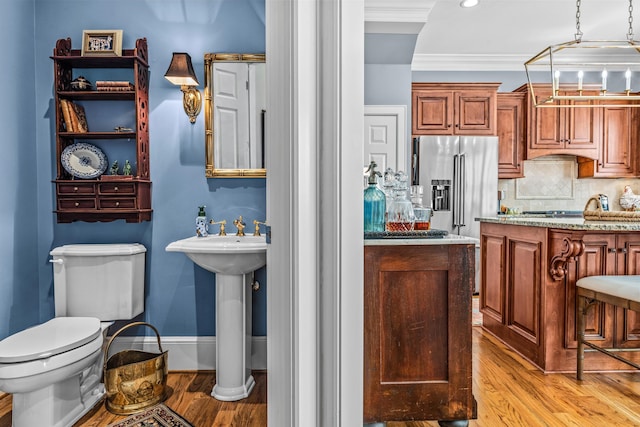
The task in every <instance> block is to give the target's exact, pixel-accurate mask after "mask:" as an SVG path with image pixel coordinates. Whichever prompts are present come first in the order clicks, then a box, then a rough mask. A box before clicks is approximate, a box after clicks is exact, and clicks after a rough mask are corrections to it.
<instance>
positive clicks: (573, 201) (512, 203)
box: [498, 156, 640, 211]
mask: <svg viewBox="0 0 640 427" xmlns="http://www.w3.org/2000/svg"><path fill="white" fill-rule="evenodd" d="M524 175H525V177H524V178H518V179H499V180H498V189H499V190H505V191H506V198H505V199H504V200H502V202H501V204H503V205H505V206H507V207H510V208H520V209H521V210H523V211H543V210H576V211H582V210H584V207H585V204H586V203H587V200H589V198H590V197H591V196H593V195H595V194H600V193H602V194H606V195H607V196H609V208H610V209H611V210H621V208H620V202H619V199H620V196H621V195H622V191H623V189H624V186H625V185H630V186H631V189H632V190H633V192H634V193H635V194H640V179H638V178H624V179H623V178H619V179H605V178H581V179H578V178H577V176H578V164H577V162H576V158H575V157H574V156H546V157H542V158H539V159H535V160H526V161H525V162H524Z"/></svg>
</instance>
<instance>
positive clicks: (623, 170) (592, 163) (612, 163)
mask: <svg viewBox="0 0 640 427" xmlns="http://www.w3.org/2000/svg"><path fill="white" fill-rule="evenodd" d="M619 102H620V104H622V101H619ZM615 103H616V101H608V102H607V104H615ZM625 104H626V103H625ZM637 120H638V111H637V108H633V107H624V106H623V105H621V106H620V107H616V106H609V107H602V129H601V130H602V136H601V143H600V152H599V155H598V160H591V159H587V158H579V159H578V177H579V178H585V177H595V178H597V177H602V178H618V177H634V176H638V174H639V172H640V171H639V170H638V154H637V147H638V144H637V141H638V129H637V125H635V123H637Z"/></svg>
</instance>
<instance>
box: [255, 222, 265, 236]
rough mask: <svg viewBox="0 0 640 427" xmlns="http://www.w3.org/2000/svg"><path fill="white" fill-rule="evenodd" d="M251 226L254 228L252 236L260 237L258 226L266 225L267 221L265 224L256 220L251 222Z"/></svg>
mask: <svg viewBox="0 0 640 427" xmlns="http://www.w3.org/2000/svg"><path fill="white" fill-rule="evenodd" d="M253 224H254V225H255V226H256V229H255V231H254V232H253V235H254V236H259V235H260V225H267V221H265V222H260V221H258V220H257V219H254V220H253Z"/></svg>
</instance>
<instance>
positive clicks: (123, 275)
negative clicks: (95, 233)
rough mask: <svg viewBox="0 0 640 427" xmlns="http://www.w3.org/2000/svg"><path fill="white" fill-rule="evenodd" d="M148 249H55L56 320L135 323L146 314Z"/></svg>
mask: <svg viewBox="0 0 640 427" xmlns="http://www.w3.org/2000/svg"><path fill="white" fill-rule="evenodd" d="M146 251H147V249H146V248H145V247H144V246H143V245H141V244H138V243H130V244H120V243H117V244H81V245H64V246H60V247H57V248H55V249H53V250H52V251H51V252H50V254H51V256H52V260H51V262H52V263H53V289H54V300H55V315H56V317H61V316H68V317H78V316H86V317H97V318H98V319H100V320H101V321H108V320H127V319H132V318H134V317H135V316H137V315H138V314H140V313H142V312H143V311H144V264H145V253H146Z"/></svg>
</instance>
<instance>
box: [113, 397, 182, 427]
mask: <svg viewBox="0 0 640 427" xmlns="http://www.w3.org/2000/svg"><path fill="white" fill-rule="evenodd" d="M107 427H193V426H192V425H191V424H189V423H188V422H187V421H186V420H185V419H184V418H182V417H181V416H180V415H178V414H176V413H175V412H173V411H172V410H171V409H169V408H168V407H166V406H164V405H163V404H162V403H160V404H158V405H155V406H152V407H151V408H149V409H147V410H145V411H144V412H140V413H137V414H134V415H131V416H130V417H128V418H126V419H124V420H122V421H119V422H117V423H114V424H109V425H108V426H107Z"/></svg>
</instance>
